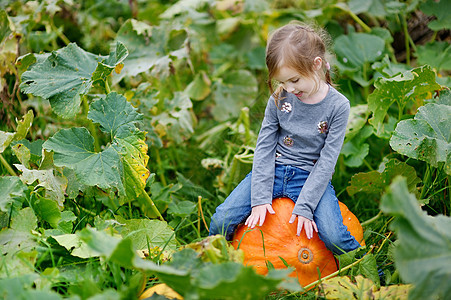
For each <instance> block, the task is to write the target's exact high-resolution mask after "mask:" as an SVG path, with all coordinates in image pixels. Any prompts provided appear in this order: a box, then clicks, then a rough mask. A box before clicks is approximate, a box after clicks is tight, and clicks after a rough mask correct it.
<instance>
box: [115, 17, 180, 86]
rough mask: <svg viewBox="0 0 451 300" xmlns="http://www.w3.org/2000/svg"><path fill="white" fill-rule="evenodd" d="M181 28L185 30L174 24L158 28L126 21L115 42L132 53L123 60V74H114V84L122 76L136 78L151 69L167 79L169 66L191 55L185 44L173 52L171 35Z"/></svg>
mask: <svg viewBox="0 0 451 300" xmlns="http://www.w3.org/2000/svg"><path fill="white" fill-rule="evenodd" d="M179 29H180V30H182V31H183V32H184V31H185V29H184V28H182V27H181V26H177V25H174V24H171V25H170V26H167V24H160V26H158V27H157V26H149V25H148V24H146V23H144V22H140V21H137V20H134V19H130V20H127V21H126V22H125V23H124V24H123V25H122V26H121V28H120V29H119V31H118V32H117V35H116V40H117V41H120V42H122V43H124V44H125V45H126V46H127V48H128V50H129V52H130V54H129V56H128V57H127V58H126V59H125V60H124V68H123V69H122V72H121V73H120V74H115V76H114V78H113V81H114V82H119V81H120V80H121V79H122V78H123V77H126V76H136V75H138V74H139V73H142V72H147V71H148V70H151V69H153V70H154V72H153V73H155V74H154V75H155V76H158V75H160V74H163V76H168V75H169V64H170V63H171V62H172V61H173V60H174V59H175V58H177V57H180V56H181V57H185V56H187V55H188V54H187V49H186V48H185V46H184V45H183V44H182V45H180V46H179V49H175V50H174V51H171V50H172V49H171V48H172V47H170V45H169V44H170V41H171V33H172V32H177V31H179Z"/></svg>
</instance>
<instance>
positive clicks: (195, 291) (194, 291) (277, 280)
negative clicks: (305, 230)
mask: <svg viewBox="0 0 451 300" xmlns="http://www.w3.org/2000/svg"><path fill="white" fill-rule="evenodd" d="M152 271H153V273H155V274H156V275H157V276H158V278H159V279H160V280H161V281H163V282H164V283H166V284H167V285H168V286H170V287H171V288H172V289H173V290H175V291H176V292H178V293H179V294H180V295H182V296H184V297H185V298H190V299H191V298H192V299H264V297H265V296H266V295H268V294H269V293H270V292H271V291H275V290H276V289H277V288H278V286H279V285H280V284H282V282H283V281H284V278H286V277H287V276H288V274H289V273H291V272H292V270H274V271H271V272H270V273H269V274H268V275H267V276H262V275H258V274H256V273H255V271H254V269H253V268H252V267H246V266H243V265H242V264H241V263H235V262H225V263H221V264H210V263H202V262H201V260H200V258H199V257H198V255H197V253H196V252H195V251H193V250H192V249H183V250H182V251H180V252H176V253H174V255H173V258H172V260H171V263H170V265H169V266H166V269H163V268H160V269H154V270H152ZM298 288H299V286H298ZM298 290H299V289H298Z"/></svg>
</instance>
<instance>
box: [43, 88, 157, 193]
mask: <svg viewBox="0 0 451 300" xmlns="http://www.w3.org/2000/svg"><path fill="white" fill-rule="evenodd" d="M88 117H89V118H90V119H92V120H93V122H96V123H99V124H100V129H101V130H102V131H104V132H105V133H107V134H109V135H110V137H111V139H112V140H111V144H110V145H109V146H107V147H106V148H105V149H104V150H103V151H102V152H98V153H96V152H94V138H93V137H92V136H91V135H90V134H89V132H88V130H87V129H86V128H71V129H61V130H60V131H58V132H57V133H56V134H55V135H54V136H53V137H51V138H50V139H49V140H48V141H47V142H45V143H44V144H43V148H44V149H46V150H48V151H51V150H52V151H54V153H55V154H54V162H55V165H56V166H59V167H68V168H70V169H73V170H74V172H75V176H76V178H77V179H78V180H79V182H80V183H81V184H83V185H87V186H98V187H100V188H102V189H110V188H113V189H115V190H117V191H118V192H119V194H120V195H121V196H126V197H127V199H134V198H136V197H137V196H139V195H141V193H142V191H143V189H144V187H145V184H146V180H147V178H148V177H149V175H150V172H149V170H148V169H147V168H146V167H147V162H148V159H149V156H148V155H147V144H146V143H145V141H144V139H145V133H144V132H142V131H140V130H139V129H138V128H136V126H135V123H137V122H139V120H141V119H142V115H141V114H139V113H137V112H136V109H135V108H133V106H132V105H131V104H130V103H128V102H127V100H126V99H125V97H123V96H122V95H119V94H117V93H110V94H108V95H107V96H106V97H105V98H101V99H99V100H97V101H95V102H94V103H93V104H92V105H91V109H90V111H89V113H88ZM75 192H76V191H75Z"/></svg>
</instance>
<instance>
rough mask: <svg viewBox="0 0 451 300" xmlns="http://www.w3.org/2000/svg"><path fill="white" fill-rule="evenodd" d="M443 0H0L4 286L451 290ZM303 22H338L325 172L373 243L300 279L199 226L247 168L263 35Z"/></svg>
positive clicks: (117, 293) (240, 294)
mask: <svg viewBox="0 0 451 300" xmlns="http://www.w3.org/2000/svg"><path fill="white" fill-rule="evenodd" d="M449 11H451V7H450V2H449V1H443V0H437V1H434V0H427V1H420V0H412V1H398V0H367V1H364V0H351V1H337V0H318V1H301V0H276V1H266V0H247V1H244V0H243V1H233V0H224V1H213V0H180V1H163V0H161V1H156V0H155V1H143V0H130V1H124V0H97V1H94V0H86V1H72V0H39V1H5V0H0V75H1V76H0V86H1V89H0V120H1V122H0V161H1V164H0V175H1V177H0V225H1V228H2V229H1V231H0V251H1V252H2V256H1V258H0V278H1V279H0V296H2V297H5V298H6V299H12V298H10V297H13V296H15V297H17V298H18V299H25V298H27V299H41V298H42V299H60V298H73V299H134V298H137V297H138V295H140V294H141V293H142V291H143V290H144V288H145V287H151V286H153V285H155V284H157V283H160V282H164V283H166V284H167V285H169V286H170V287H172V288H173V289H174V290H176V291H178V292H179V293H180V294H181V295H182V296H184V297H185V299H211V298H213V297H214V298H221V299H262V298H265V297H266V298H268V299H316V298H324V297H326V295H328V297H329V298H331V297H332V296H331V295H333V294H328V293H329V292H330V293H332V292H331V291H332V290H334V288H335V289H338V288H339V287H343V286H346V288H344V289H343V290H340V291H339V292H337V293H338V294H336V295H338V296H337V297H338V298H337V299H347V296H349V295H353V294H354V295H357V297H358V298H362V299H363V298H365V297H370V296H368V295H370V294H371V295H373V296H374V297H376V298H377V297H380V299H384V298H387V299H392V298H395V299H396V298H400V297H406V295H407V293H409V295H410V296H409V299H446V297H449V295H451V286H450V285H449V282H450V280H451V271H450V270H451V219H450V211H451V195H450V174H451V163H450V161H451V146H450V142H451V134H450V133H451V93H450V92H449V87H450V86H451V79H450V76H449V74H450V70H451V46H450V40H451V38H450V28H451V23H450V19H449ZM292 20H298V21H304V22H307V23H312V22H315V23H316V24H318V25H320V26H322V27H324V28H326V29H327V31H328V32H329V33H330V35H331V37H332V41H331V45H330V49H331V51H332V52H333V53H334V56H333V57H331V59H330V61H331V65H332V70H333V80H334V82H335V83H336V84H337V88H338V89H339V90H340V91H341V92H342V93H343V94H344V95H346V96H347V97H348V99H349V100H350V101H351V116H350V120H349V126H348V129H347V133H346V139H345V144H344V147H343V149H342V152H341V155H340V157H339V160H338V163H337V166H336V171H335V174H334V177H333V184H334V187H335V190H336V192H337V195H338V198H339V199H340V200H341V201H342V202H344V203H345V204H346V205H347V206H348V207H349V209H350V210H351V211H352V212H354V214H355V215H356V216H357V217H358V219H359V220H360V221H361V222H362V225H363V227H364V230H365V240H366V245H367V247H366V248H364V249H361V250H360V251H357V252H356V253H352V254H350V255H348V256H346V257H343V258H341V259H340V260H341V265H342V266H345V265H351V266H350V267H349V268H348V269H347V270H346V271H343V272H341V274H340V275H339V277H336V279H335V281H330V282H328V283H327V284H326V283H324V284H323V287H322V288H315V289H312V290H309V291H308V292H306V293H299V291H300V287H299V286H297V285H296V283H295V282H293V281H292V280H289V279H288V277H287V272H286V271H274V272H272V273H271V274H270V276H268V277H261V276H258V275H256V274H255V273H254V272H253V271H252V270H251V269H249V268H246V267H244V266H242V265H241V264H240V263H239V262H237V261H239V258H237V257H236V253H235V251H234V250H233V249H230V248H229V247H228V246H227V244H226V243H225V242H224V240H221V239H216V240H214V241H212V240H208V241H205V240H204V239H205V238H206V237H207V236H208V229H207V225H208V224H209V222H210V218H211V215H212V214H213V213H214V209H215V207H216V206H217V205H219V204H220V203H221V202H222V201H223V200H224V199H225V197H226V196H227V195H228V194H229V193H230V191H232V190H233V188H234V187H235V186H236V185H237V184H238V183H239V182H240V180H241V179H242V178H243V177H244V176H245V175H246V174H247V173H248V172H249V171H250V169H251V166H252V159H253V150H254V148H255V143H256V138H257V134H258V131H259V128H260V123H261V121H262V118H263V113H264V108H265V105H266V101H267V99H268V96H269V90H268V88H267V84H266V79H267V70H266V67H265V62H264V61H265V60H264V56H265V44H266V39H267V36H268V33H270V32H271V31H272V30H274V29H276V28H278V27H279V26H281V25H284V24H286V23H288V22H290V21H292ZM202 241H204V242H202ZM188 244H189V245H191V246H190V247H191V248H194V251H193V250H186V249H185V250H181V249H180V247H181V246H185V245H188ZM195 251H196V252H195ZM199 253H200V256H198V254H199ZM364 254H365V256H363V259H361V258H360V257H362V255H364ZM378 269H381V270H382V271H383V272H384V275H382V277H381V278H380V277H379V276H378ZM381 279H382V280H381ZM327 286H328V287H329V290H328V289H327ZM369 291H371V293H369ZM347 293H348V294H347ZM365 295H366V296H365ZM340 297H342V298H340ZM390 297H392V298H390ZM152 299H166V298H164V296H159V297H158V296H154V297H153V298H152ZM334 299H335V298H334ZM365 299H373V298H365Z"/></svg>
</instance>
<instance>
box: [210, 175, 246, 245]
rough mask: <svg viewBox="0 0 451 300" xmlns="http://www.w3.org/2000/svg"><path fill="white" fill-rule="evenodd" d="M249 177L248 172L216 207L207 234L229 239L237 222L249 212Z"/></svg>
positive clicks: (242, 220) (243, 218)
mask: <svg viewBox="0 0 451 300" xmlns="http://www.w3.org/2000/svg"><path fill="white" fill-rule="evenodd" d="M251 177H252V176H251V173H249V174H248V175H247V176H246V177H245V178H244V179H243V180H242V181H241V182H240V184H239V185H238V186H237V187H236V188H235V189H234V190H233V191H232V192H231V193H230V195H229V196H228V197H227V198H226V199H225V201H224V202H223V203H222V204H220V205H219V206H218V207H217V208H216V212H215V213H214V214H213V216H212V217H211V222H210V233H209V235H215V234H222V235H224V236H225V237H226V239H227V240H229V241H230V240H232V238H233V232H234V231H235V229H236V227H237V226H238V224H240V223H242V222H244V221H245V219H246V218H247V217H248V216H249V215H250V214H251V210H252V209H251Z"/></svg>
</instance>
